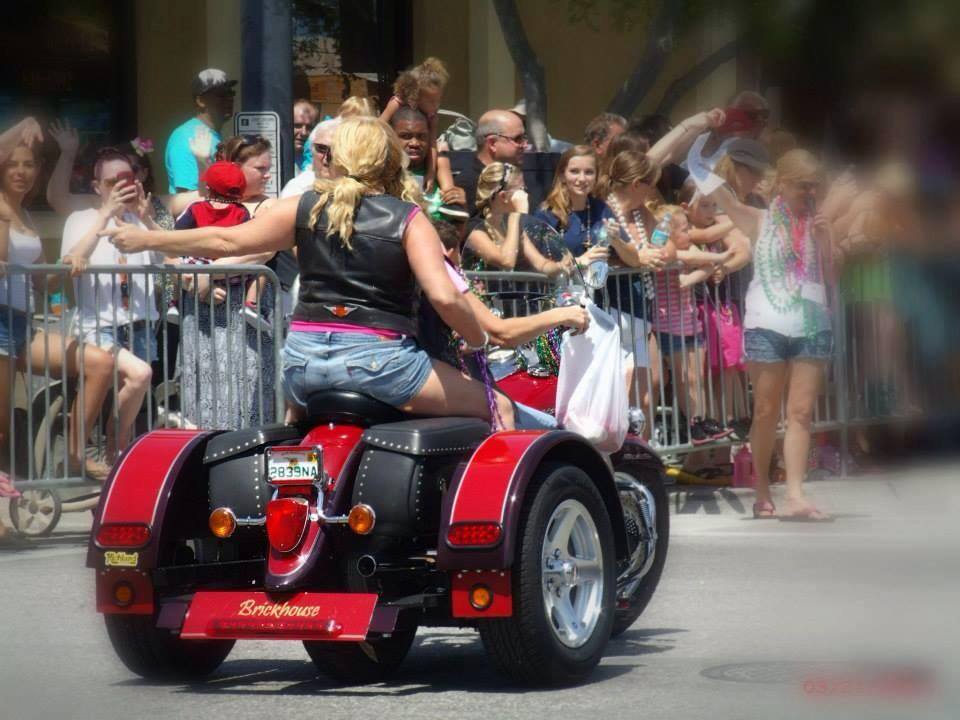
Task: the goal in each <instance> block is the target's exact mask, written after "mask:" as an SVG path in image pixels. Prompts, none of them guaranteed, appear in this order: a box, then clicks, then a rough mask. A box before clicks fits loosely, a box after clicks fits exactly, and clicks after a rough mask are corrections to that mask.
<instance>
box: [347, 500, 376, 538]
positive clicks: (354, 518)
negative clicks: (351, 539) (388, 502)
mask: <svg viewBox="0 0 960 720" xmlns="http://www.w3.org/2000/svg"><path fill="white" fill-rule="evenodd" d="M376 522H377V515H376V513H374V512H373V508H372V507H370V506H369V505H364V504H362V503H361V504H360V505H354V506H353V507H352V508H350V514H349V515H348V516H347V525H349V526H350V529H351V530H353V531H354V532H355V533H356V534H357V535H369V534H370V532H371V531H372V530H373V526H374V525H375V524H376Z"/></svg>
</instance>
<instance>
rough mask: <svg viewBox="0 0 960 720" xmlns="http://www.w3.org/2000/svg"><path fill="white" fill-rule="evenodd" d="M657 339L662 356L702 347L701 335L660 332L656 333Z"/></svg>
mask: <svg viewBox="0 0 960 720" xmlns="http://www.w3.org/2000/svg"><path fill="white" fill-rule="evenodd" d="M657 339H658V340H659V341H660V354H661V355H663V356H664V357H666V356H667V355H673V353H678V352H684V351H686V350H693V349H694V348H696V347H703V335H674V334H672V333H665V332H662V333H657Z"/></svg>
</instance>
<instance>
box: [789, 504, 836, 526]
mask: <svg viewBox="0 0 960 720" xmlns="http://www.w3.org/2000/svg"><path fill="white" fill-rule="evenodd" d="M778 520H780V522H795V523H832V522H833V518H832V517H830V516H829V515H825V514H824V513H822V512H821V511H820V510H818V509H817V508H815V507H808V508H805V509H803V510H801V511H800V512H796V513H791V514H790V515H780V516H779V517H778Z"/></svg>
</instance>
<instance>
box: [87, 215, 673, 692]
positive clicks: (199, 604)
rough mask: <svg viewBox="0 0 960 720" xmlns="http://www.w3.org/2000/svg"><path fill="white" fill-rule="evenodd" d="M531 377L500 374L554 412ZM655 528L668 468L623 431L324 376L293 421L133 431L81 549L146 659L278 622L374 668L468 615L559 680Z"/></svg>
mask: <svg viewBox="0 0 960 720" xmlns="http://www.w3.org/2000/svg"><path fill="white" fill-rule="evenodd" d="M531 234H533V233H531ZM540 234H541V235H544V234H549V233H545V232H543V233H540ZM541 242H542V239H541ZM554 252H559V251H558V250H556V249H555V250H554ZM567 281H569V279H567ZM569 295H570V293H566V294H565V296H569ZM540 300H542V297H541V298H540ZM543 375H544V373H543V372H542V371H538V368H537V367H534V366H531V365H530V364H529V363H528V364H526V367H525V368H524V369H520V368H514V369H512V370H511V371H509V372H508V373H507V377H504V378H503V379H502V380H501V385H502V387H504V389H505V390H507V392H508V393H509V394H512V396H514V397H515V399H516V400H518V401H521V402H527V403H528V404H532V405H535V406H538V407H540V408H541V409H546V408H548V407H550V406H551V405H552V401H551V387H553V388H554V389H555V382H554V380H553V379H551V378H549V377H543ZM551 383H554V384H553V385H552V386H551ZM668 538H669V514H668V511H667V498H666V493H665V488H664V473H663V467H662V465H661V462H660V460H659V459H658V458H657V456H656V455H655V453H654V452H653V451H652V450H651V449H650V448H649V447H648V446H647V445H646V444H645V443H644V442H643V441H642V440H641V439H640V438H639V437H637V436H636V435H628V436H627V440H626V442H625V443H624V445H623V447H622V448H621V449H620V450H619V451H618V452H616V453H614V454H612V455H609V456H608V455H604V454H601V453H599V452H598V451H597V450H596V449H594V447H593V446H592V445H591V444H590V443H589V442H587V441H586V440H585V439H584V438H582V437H580V436H578V435H576V434H574V433H572V432H568V431H565V430H549V431H543V430H539V431H534V430H518V431H510V432H491V428H490V424H489V423H487V422H485V421H482V420H478V419H473V418H462V417H444V418H411V417H407V416H404V415H403V414H402V413H401V412H399V411H398V410H396V409H395V408H393V407H391V406H389V405H385V404H383V403H381V402H379V401H377V400H374V399H372V398H370V397H366V396H363V395H359V394H356V393H351V392H342V391H332V390H327V391H321V392H318V393H316V394H314V395H313V396H311V397H310V398H309V400H308V403H307V419H306V420H305V421H304V422H302V423H300V424H297V425H270V426H266V427H256V428H249V429H242V430H237V431H229V432H211V431H203V430H156V431H154V432H151V433H148V434H146V435H144V436H142V437H140V438H139V439H138V440H137V441H135V443H134V444H133V445H132V446H131V447H130V448H129V449H128V450H127V452H126V453H125V454H124V456H123V457H122V458H121V460H120V461H119V463H118V464H117V465H116V467H115V469H114V471H113V473H112V475H111V477H110V479H109V480H108V482H107V485H106V487H105V489H104V492H103V495H102V499H101V503H100V506H99V508H98V510H97V513H96V518H95V522H94V527H93V532H92V537H91V542H90V548H89V553H88V565H89V567H91V568H93V569H94V570H95V572H96V605H97V610H98V611H99V612H100V613H102V614H103V615H104V619H105V621H106V627H107V632H108V634H109V637H110V640H111V642H112V644H113V647H114V648H115V650H116V652H117V654H118V655H119V657H120V659H121V660H122V661H123V662H124V663H125V664H126V666H127V667H128V668H129V669H130V670H131V671H133V672H135V673H137V674H139V675H142V676H144V677H148V678H174V679H192V678H199V677H202V676H205V675H208V674H210V673H212V672H213V671H214V670H215V669H216V668H217V667H218V666H219V665H220V664H221V663H222V662H223V661H224V659H225V658H226V657H227V655H228V654H229V653H230V650H231V648H232V647H233V645H234V643H235V642H236V641H237V640H247V639H259V640H263V639H270V640H295V641H300V642H302V643H303V644H304V647H305V648H306V651H307V653H308V655H309V656H310V658H311V659H312V660H313V662H314V663H315V665H316V667H317V668H318V669H319V670H320V671H321V672H322V673H324V674H326V675H328V676H330V677H331V678H333V679H335V680H337V681H340V682H344V683H351V684H356V683H366V682H373V681H377V680H380V679H383V678H385V677H386V676H387V675H388V674H389V673H390V672H391V671H392V670H394V669H396V668H397V667H398V666H399V664H400V663H401V661H402V660H403V659H404V657H405V655H406V654H407V652H408V651H409V649H410V647H411V644H412V643H413V640H414V636H415V634H416V631H417V628H418V627H421V626H453V627H464V626H467V627H473V628H476V629H477V630H478V631H479V634H480V638H481V639H482V641H483V644H484V647H485V648H486V650H487V652H488V654H489V657H490V659H491V660H492V662H493V663H494V664H495V666H496V667H497V668H499V669H500V670H501V671H502V672H503V673H505V674H506V675H507V676H508V677H509V678H511V679H513V680H515V681H518V682H521V683H524V684H532V685H564V684H572V683H577V682H579V681H582V680H583V679H584V678H585V677H586V676H587V675H588V674H589V673H590V672H591V670H592V669H593V668H594V667H595V666H596V665H597V663H598V662H599V661H600V659H601V657H602V655H603V652H604V649H605V647H606V645H607V643H608V641H609V640H610V638H611V637H612V636H616V635H619V634H620V633H623V632H624V631H625V630H626V629H627V628H628V627H629V626H630V625H631V624H633V622H634V621H635V620H636V619H637V618H638V617H639V615H640V614H641V613H642V612H643V610H644V608H645V607H646V605H647V603H648V602H649V600H650V598H651V596H652V594H653V592H654V589H655V588H656V585H657V582H658V581H659V578H660V574H661V571H662V568H663V565H664V560H665V557H666V552H667V544H668Z"/></svg>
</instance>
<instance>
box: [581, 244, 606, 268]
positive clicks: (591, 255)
mask: <svg viewBox="0 0 960 720" xmlns="http://www.w3.org/2000/svg"><path fill="white" fill-rule="evenodd" d="M609 257H610V250H609V249H608V248H605V247H600V246H599V245H594V246H593V247H591V248H590V249H588V250H587V251H586V252H585V253H583V255H581V256H580V257H578V258H577V265H579V266H580V267H586V266H587V265H589V264H590V263H592V262H596V261H597V260H607V259H608V258H609Z"/></svg>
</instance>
